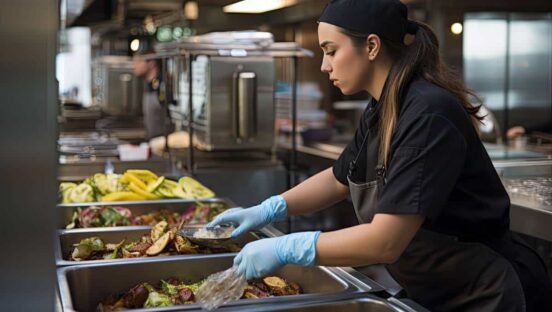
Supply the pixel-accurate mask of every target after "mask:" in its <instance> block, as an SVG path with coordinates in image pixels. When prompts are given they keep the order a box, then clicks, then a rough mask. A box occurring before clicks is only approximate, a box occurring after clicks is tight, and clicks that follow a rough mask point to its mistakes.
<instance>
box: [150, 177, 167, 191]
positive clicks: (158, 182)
mask: <svg viewBox="0 0 552 312" xmlns="http://www.w3.org/2000/svg"><path fill="white" fill-rule="evenodd" d="M163 181H165V177H159V178H157V180H155V181H153V182H151V183H148V187H147V190H148V192H150V193H153V192H154V191H155V190H157V189H158V188H159V187H160V186H161V184H163Z"/></svg>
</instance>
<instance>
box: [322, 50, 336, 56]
mask: <svg viewBox="0 0 552 312" xmlns="http://www.w3.org/2000/svg"><path fill="white" fill-rule="evenodd" d="M324 54H326V55H329V56H332V55H334V54H335V51H328V52H326V53H324Z"/></svg>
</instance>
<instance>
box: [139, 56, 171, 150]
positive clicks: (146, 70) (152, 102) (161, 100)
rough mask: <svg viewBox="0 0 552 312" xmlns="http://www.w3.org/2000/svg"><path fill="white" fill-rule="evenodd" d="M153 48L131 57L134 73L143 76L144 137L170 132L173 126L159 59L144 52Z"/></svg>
mask: <svg viewBox="0 0 552 312" xmlns="http://www.w3.org/2000/svg"><path fill="white" fill-rule="evenodd" d="M153 52H154V51H153V50H144V51H142V52H139V53H136V54H135V55H134V56H133V58H132V61H133V65H134V74H135V75H136V76H139V77H143V78H144V82H145V85H144V94H143V96H142V114H143V115H144V125H145V127H146V139H148V140H151V139H152V138H155V137H159V136H165V135H167V134H169V133H170V132H172V130H173V126H172V123H171V120H170V117H169V109H168V106H167V104H166V103H167V101H166V100H165V99H166V94H165V91H164V88H163V85H162V84H163V81H162V79H161V61H160V60H148V59H145V58H144V57H143V55H145V54H151V53H153Z"/></svg>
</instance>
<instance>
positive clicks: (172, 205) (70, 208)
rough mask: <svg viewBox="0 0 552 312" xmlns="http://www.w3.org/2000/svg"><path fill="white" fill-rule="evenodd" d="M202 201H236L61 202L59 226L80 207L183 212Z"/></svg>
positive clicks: (228, 205) (230, 204) (217, 200)
mask: <svg viewBox="0 0 552 312" xmlns="http://www.w3.org/2000/svg"><path fill="white" fill-rule="evenodd" d="M197 202H201V203H206V204H208V203H222V204H224V205H225V206H226V208H231V207H234V206H235V205H234V203H233V202H232V201H230V200H229V199H226V198H216V197H215V198H208V199H200V200H197V201H195V200H188V199H160V200H142V201H124V202H95V203H76V204H59V205H57V207H58V209H59V210H60V212H59V213H60V216H59V219H58V220H59V222H58V228H59V229H65V227H66V226H67V225H68V224H69V223H71V218H72V217H73V213H74V212H75V211H77V209H78V208H83V209H84V208H87V207H91V206H121V207H125V208H128V209H130V211H132V214H134V215H140V214H146V213H150V212H154V211H157V210H162V209H167V210H169V211H172V212H179V213H183V212H185V211H186V210H188V208H190V207H191V206H194V205H196V204H197Z"/></svg>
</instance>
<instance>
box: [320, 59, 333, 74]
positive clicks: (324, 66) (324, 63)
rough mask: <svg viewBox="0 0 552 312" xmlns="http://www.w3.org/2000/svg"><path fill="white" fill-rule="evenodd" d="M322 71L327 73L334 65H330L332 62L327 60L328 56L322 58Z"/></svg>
mask: <svg viewBox="0 0 552 312" xmlns="http://www.w3.org/2000/svg"><path fill="white" fill-rule="evenodd" d="M320 71H322V72H323V73H326V74H328V73H330V72H331V71H332V67H331V66H330V63H329V62H328V61H327V60H326V57H324V58H322V65H321V66H320Z"/></svg>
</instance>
